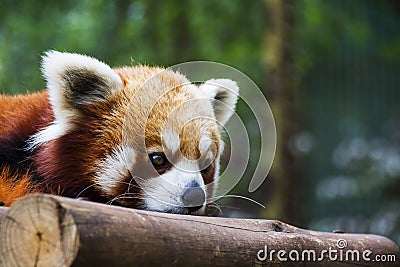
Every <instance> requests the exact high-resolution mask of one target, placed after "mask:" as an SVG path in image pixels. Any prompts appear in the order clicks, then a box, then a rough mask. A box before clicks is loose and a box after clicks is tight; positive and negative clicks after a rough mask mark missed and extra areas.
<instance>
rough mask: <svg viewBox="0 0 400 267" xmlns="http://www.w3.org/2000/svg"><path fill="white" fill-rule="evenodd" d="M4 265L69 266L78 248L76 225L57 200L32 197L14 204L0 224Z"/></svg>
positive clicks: (39, 196) (37, 196)
mask: <svg viewBox="0 0 400 267" xmlns="http://www.w3.org/2000/svg"><path fill="white" fill-rule="evenodd" d="M1 233H7V234H6V235H1V254H2V261H3V263H7V266H70V265H71V264H72V262H73V260H74V259H75V257H76V254H77V252H78V249H79V238H78V231H77V226H76V225H75V223H74V221H73V218H72V216H71V214H70V213H69V212H68V211H67V210H65V209H64V208H63V207H62V206H61V205H60V204H59V203H58V202H57V201H56V200H54V199H52V198H49V197H45V196H41V195H32V196H28V197H26V198H24V199H21V200H20V201H18V202H16V203H15V205H14V206H13V209H10V210H9V212H8V213H7V215H6V216H5V217H3V220H2V222H1ZM2 266H3V264H2Z"/></svg>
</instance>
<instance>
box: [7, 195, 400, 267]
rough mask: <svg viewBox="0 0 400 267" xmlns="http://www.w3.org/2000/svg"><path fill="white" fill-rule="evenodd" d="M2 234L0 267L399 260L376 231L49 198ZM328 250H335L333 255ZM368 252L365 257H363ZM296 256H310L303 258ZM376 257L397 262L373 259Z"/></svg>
mask: <svg viewBox="0 0 400 267" xmlns="http://www.w3.org/2000/svg"><path fill="white" fill-rule="evenodd" d="M0 238H1V242H0V246H1V261H2V262H0V265H1V266H70V265H72V266H153V265H154V266H170V265H175V266H254V265H266V266H298V265H307V266H317V265H321V264H325V265H331V266H349V265H352V264H357V265H361V266H398V265H399V259H400V251H399V248H398V247H397V246H396V245H395V244H394V243H393V242H392V241H390V240H389V239H387V238H385V237H382V236H377V235H367V234H344V233H325V232H315V231H308V230H304V229H300V228H297V227H294V226H290V225H288V224H285V223H282V222H279V221H273V220H250V219H231V218H214V217H200V216H189V215H175V214H164V213H156V212H149V211H142V210H134V209H127V208H121V207H114V206H107V205H103V204H98V203H92V202H87V201H82V200H74V199H67V198H61V197H56V196H51V195H30V196H27V197H25V198H22V199H20V200H18V201H17V202H15V203H14V205H13V206H11V208H10V209H9V210H8V212H7V215H6V216H5V217H3V219H2V221H1V225H0ZM338 241H339V242H342V243H338ZM273 250H274V251H275V252H272V251H273ZM279 250H282V251H285V255H284V254H282V253H283V252H280V253H281V254H279V252H278V251H279ZM312 250H314V251H315V252H316V258H317V259H316V260H315V261H314V260H313V256H312V255H311V254H312V253H311V254H310V252H308V251H312ZM323 250H327V252H325V254H322V255H323V257H321V253H322V251H323ZM328 250H335V251H336V256H337V259H336V260H331V259H330V258H329V255H328ZM367 250H370V251H372V252H371V254H369V253H368V258H369V259H371V261H365V260H363V258H362V256H363V252H364V253H365V251H367ZM292 251H295V252H292ZM305 251H306V253H304V252H305ZM348 251H351V253H347V252H348ZM353 251H359V256H360V260H359V261H357V259H356V258H354V259H353V260H351V259H350V258H347V259H348V260H346V258H345V257H344V256H345V255H346V254H352V255H353V254H354V253H353ZM265 252H266V253H265ZM271 252H272V255H271ZM296 252H297V254H296ZM331 252H332V251H331ZM290 253H292V254H290ZM340 253H341V254H342V260H339V259H340ZM257 254H258V256H257ZM278 254H279V256H280V258H279V257H278ZM302 254H307V255H308V254H310V255H311V258H309V259H308V256H307V255H305V256H304V257H303V258H304V260H302ZM333 254H334V253H333ZM297 255H298V256H299V260H296V258H297ZM376 255H385V256H386V257H388V255H393V257H395V259H396V260H397V261H396V262H377V261H375V256H376ZM364 256H365V255H364ZM319 257H321V259H320V261H318V258H319ZM264 258H265V259H264ZM285 258H286V259H287V261H282V259H285ZM292 259H293V260H292ZM373 260H374V261H373ZM392 260H393V259H392Z"/></svg>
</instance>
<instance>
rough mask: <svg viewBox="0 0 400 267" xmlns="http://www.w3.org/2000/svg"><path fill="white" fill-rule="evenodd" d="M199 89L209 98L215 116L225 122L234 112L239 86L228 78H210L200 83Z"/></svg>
mask: <svg viewBox="0 0 400 267" xmlns="http://www.w3.org/2000/svg"><path fill="white" fill-rule="evenodd" d="M200 89H201V90H202V91H203V92H204V93H205V94H206V95H207V96H208V97H209V98H210V99H211V104H212V106H213V109H214V114H215V118H216V119H217V120H218V121H219V122H220V123H222V124H225V123H226V122H227V121H228V120H229V118H230V117H231V116H232V114H233V113H234V112H235V107H236V102H237V98H238V93H239V87H238V85H237V84H236V82H234V81H232V80H229V79H211V80H208V81H206V82H205V83H203V84H202V85H200Z"/></svg>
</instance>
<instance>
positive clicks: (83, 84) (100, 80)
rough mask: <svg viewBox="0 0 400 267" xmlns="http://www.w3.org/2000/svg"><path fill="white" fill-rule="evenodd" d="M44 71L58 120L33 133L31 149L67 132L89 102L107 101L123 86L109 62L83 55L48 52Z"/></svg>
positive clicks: (29, 146) (30, 141)
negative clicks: (73, 120)
mask: <svg viewBox="0 0 400 267" xmlns="http://www.w3.org/2000/svg"><path fill="white" fill-rule="evenodd" d="M42 72H43V75H44V76H45V78H46V80H47V89H48V91H49V99H50V103H51V105H52V108H53V113H54V121H53V122H52V124H50V125H49V126H48V127H46V128H44V129H43V130H41V131H40V132H38V133H36V134H35V135H33V136H31V138H30V140H29V144H28V149H33V148H34V147H36V146H38V145H40V144H43V143H46V142H48V141H51V140H54V139H56V138H58V137H60V136H62V135H63V134H65V133H67V132H68V131H69V130H70V129H71V123H70V121H71V120H70V119H71V118H73V117H75V116H79V115H80V113H81V111H82V109H84V108H85V105H88V104H92V103H95V102H98V101H104V100H106V99H107V98H108V97H109V96H111V95H112V94H113V93H115V92H117V91H118V90H120V89H121V87H122V81H121V78H120V77H119V76H118V74H117V73H115V72H114V71H113V70H112V69H111V68H110V67H109V66H108V65H107V64H105V63H103V62H101V61H99V60H97V59H95V58H92V57H88V56H83V55H79V54H71V53H60V52H57V51H48V52H46V53H45V55H44V56H43V63H42Z"/></svg>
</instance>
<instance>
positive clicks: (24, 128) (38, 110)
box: [0, 51, 239, 214]
mask: <svg viewBox="0 0 400 267" xmlns="http://www.w3.org/2000/svg"><path fill="white" fill-rule="evenodd" d="M42 72H43V75H44V77H45V79H46V82H47V90H46V91H42V92H39V93H33V94H30V95H18V96H5V95H0V201H1V202H2V203H3V204H4V205H6V206H9V205H10V204H12V203H13V202H14V201H15V200H16V199H18V198H20V197H22V196H24V195H26V194H30V193H37V192H41V193H50V194H57V195H61V196H66V197H72V198H84V199H87V200H90V201H96V202H101V203H108V204H115V205H121V206H125V207H132V208H139V209H146V210H154V211H161V212H170V213H182V214H202V213H204V210H205V206H206V204H207V203H208V202H209V201H210V200H212V199H213V197H214V194H215V189H216V185H217V181H218V172H219V158H220V155H221V153H222V150H223V143H222V141H221V131H222V127H223V125H224V124H225V123H226V122H227V121H228V120H229V118H230V117H231V115H232V114H233V112H234V109H235V105H236V101H237V97H238V90H239V89H238V86H237V84H236V83H235V82H234V81H232V80H228V79H211V80H208V81H206V82H204V83H202V84H200V85H199V84H197V83H196V84H195V83H191V82H190V81H189V80H188V79H187V78H186V77H185V76H184V75H183V74H180V73H179V72H176V71H172V70H170V69H163V68H158V67H148V66H144V65H138V66H133V67H121V68H114V69H112V68H111V67H110V66H108V65H107V64H105V63H103V62H101V61H99V60H97V59H95V58H92V57H89V56H85V55H79V54H73V53H61V52H56V51H49V52H46V53H45V55H44V56H43V62H42Z"/></svg>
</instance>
